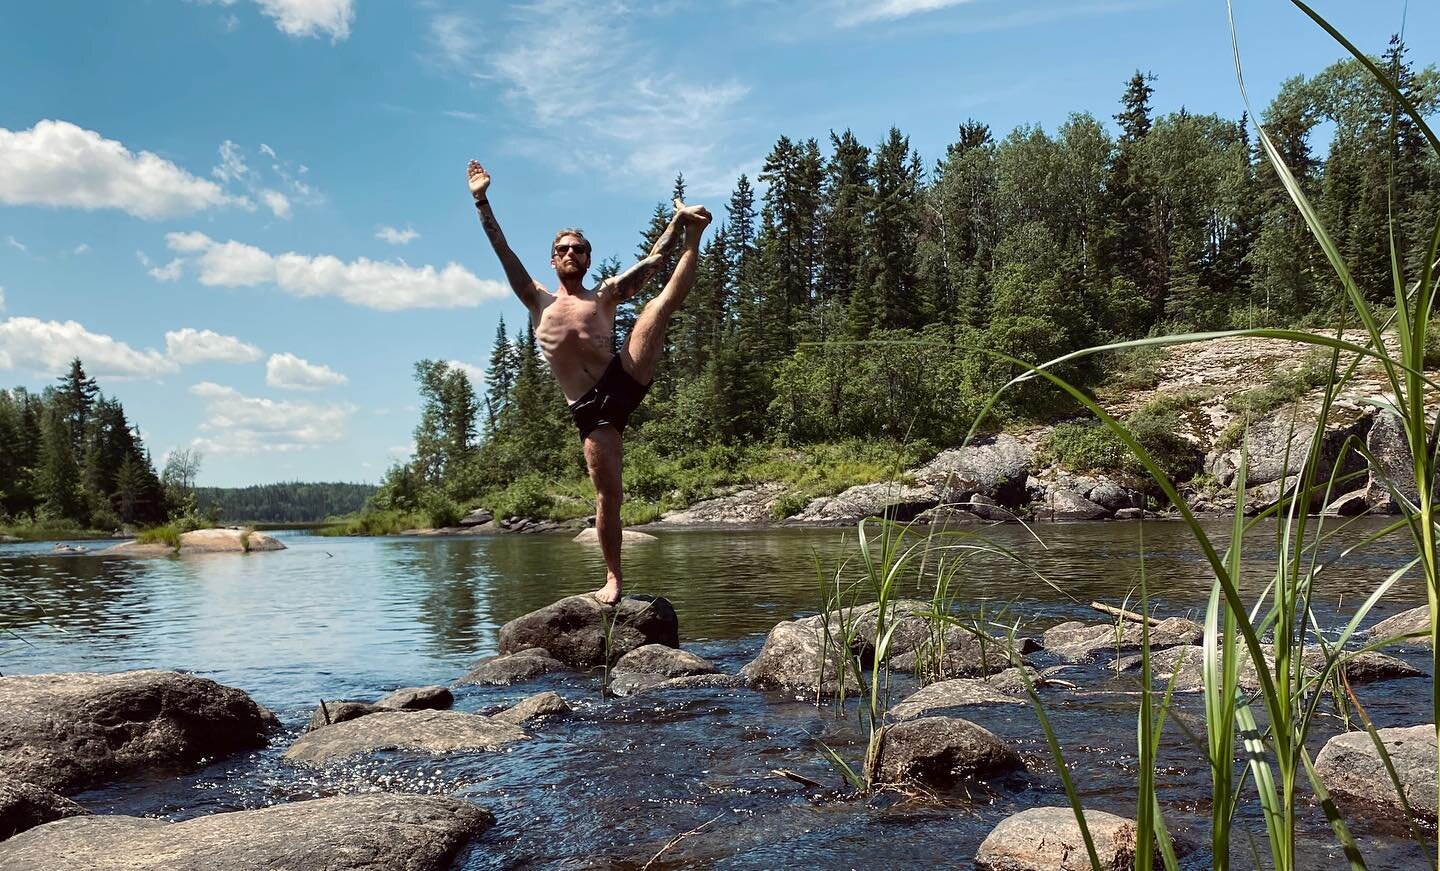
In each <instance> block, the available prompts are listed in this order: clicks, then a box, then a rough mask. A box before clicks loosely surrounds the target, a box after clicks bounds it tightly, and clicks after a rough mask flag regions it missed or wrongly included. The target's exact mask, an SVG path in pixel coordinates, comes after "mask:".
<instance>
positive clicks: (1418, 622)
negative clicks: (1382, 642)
mask: <svg viewBox="0 0 1440 871" xmlns="http://www.w3.org/2000/svg"><path fill="white" fill-rule="evenodd" d="M1412 632H1424V633H1427V634H1425V635H1422V636H1420V637H1418V638H1405V639H1402V640H1400V641H1396V642H1394V643H1395V644H1413V645H1416V646H1423V647H1429V646H1430V636H1429V634H1428V633H1429V632H1430V606H1429V605H1421V606H1420V607H1418V608H1411V609H1410V610H1409V611H1402V612H1400V613H1399V614H1396V615H1395V616H1394V617H1389V618H1387V619H1385V620H1381V621H1380V622H1379V623H1376V624H1375V625H1374V626H1371V627H1370V629H1369V631H1368V632H1367V633H1366V637H1367V638H1376V639H1378V638H1394V637H1395V636H1397V635H1408V634H1410V633H1412Z"/></svg>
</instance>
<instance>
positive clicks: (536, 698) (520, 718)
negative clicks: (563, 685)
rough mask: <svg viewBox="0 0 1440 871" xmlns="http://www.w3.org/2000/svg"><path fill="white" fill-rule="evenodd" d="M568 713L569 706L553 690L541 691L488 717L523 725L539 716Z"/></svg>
mask: <svg viewBox="0 0 1440 871" xmlns="http://www.w3.org/2000/svg"><path fill="white" fill-rule="evenodd" d="M568 713H570V706H569V705H568V704H566V703H565V700H564V699H562V698H560V696H559V695H557V694H555V693H553V692H543V693H536V694H535V695H533V696H531V697H530V698H528V699H524V700H522V701H520V702H517V703H516V704H514V705H511V706H510V707H508V708H506V709H505V710H503V711H501V712H500V713H498V714H494V715H492V716H491V718H490V719H492V720H499V721H501V722H502V723H510V724H512V725H515V726H523V725H525V723H526V722H528V721H530V720H536V719H539V718H540V717H554V716H558V715H560V714H568Z"/></svg>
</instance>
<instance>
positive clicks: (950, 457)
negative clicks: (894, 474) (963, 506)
mask: <svg viewBox="0 0 1440 871" xmlns="http://www.w3.org/2000/svg"><path fill="white" fill-rule="evenodd" d="M1034 458H1035V452H1034V451H1033V450H1031V448H1030V446H1029V445H1027V444H1025V443H1024V442H1022V441H1020V440H1019V439H1017V438H1015V437H1014V436H1012V435H1006V434H1005V433H1001V434H999V435H997V436H993V437H989V438H984V439H977V440H976V441H974V442H971V443H970V444H968V445H966V446H964V447H961V448H954V449H952V450H948V451H942V452H941V453H940V454H938V455H937V456H936V457H935V459H933V460H931V461H930V462H928V463H926V464H925V465H924V466H921V467H920V468H919V469H917V470H915V471H914V472H913V473H912V474H913V475H914V477H915V480H917V481H919V482H921V483H924V484H930V485H933V486H935V487H937V488H939V490H940V499H941V501H942V502H945V503H953V502H967V501H971V500H972V499H973V498H974V497H975V496H976V495H980V496H984V497H987V498H989V499H992V500H994V501H995V502H996V503H997V504H999V505H1003V506H1006V507H1007V508H1016V507H1019V506H1020V505H1023V504H1024V503H1025V502H1026V501H1027V495H1026V490H1025V484H1026V479H1027V478H1029V476H1030V466H1031V463H1033V462H1034Z"/></svg>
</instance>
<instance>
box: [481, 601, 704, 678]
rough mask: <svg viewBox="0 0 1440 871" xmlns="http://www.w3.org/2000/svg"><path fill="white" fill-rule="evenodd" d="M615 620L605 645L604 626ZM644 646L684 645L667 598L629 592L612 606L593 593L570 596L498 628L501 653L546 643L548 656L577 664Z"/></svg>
mask: <svg viewBox="0 0 1440 871" xmlns="http://www.w3.org/2000/svg"><path fill="white" fill-rule="evenodd" d="M612 623H613V631H612V632H610V633H609V635H610V640H609V644H608V647H607V644H606V634H607V633H606V627H607V626H608V625H611V624H612ZM646 644H664V645H666V646H668V647H679V646H680V621H679V619H678V618H677V617H676V616H675V609H674V608H673V607H672V606H671V605H670V602H669V600H668V599H664V598H660V597H651V596H626V597H625V598H623V599H621V600H620V603H619V605H616V606H614V607H610V606H606V605H601V604H600V603H599V602H597V601H595V597H594V596H591V595H589V594H586V595H582V596H569V597H566V598H564V599H561V600H560V601H558V602H555V603H554V604H552V605H547V606H545V607H544V608H541V609H539V610H538V611H532V612H530V613H529V614H526V615H524V616H523V617H516V618H515V619H514V620H511V621H510V622H509V623H506V624H505V625H504V626H502V627H500V652H501V653H502V654H503V653H511V652H513V651H517V650H523V649H524V648H527V647H543V648H545V649H546V650H548V651H550V655H551V656H553V657H555V658H556V659H558V660H560V661H561V662H563V663H565V664H566V665H571V666H577V667H582V668H583V667H588V666H592V665H602V664H604V663H605V659H606V655H607V654H608V655H609V658H610V661H611V662H614V661H615V660H616V659H619V658H620V657H622V656H624V655H625V654H627V653H629V652H630V651H632V650H634V649H635V648H637V647H643V646H644V645H646Z"/></svg>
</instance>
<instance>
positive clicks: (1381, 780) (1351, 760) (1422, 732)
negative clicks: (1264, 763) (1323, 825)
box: [1315, 724, 1436, 820]
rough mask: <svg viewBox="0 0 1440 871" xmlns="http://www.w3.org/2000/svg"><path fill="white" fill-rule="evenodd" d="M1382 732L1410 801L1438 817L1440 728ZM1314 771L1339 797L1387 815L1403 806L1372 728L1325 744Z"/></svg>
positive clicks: (1425, 815) (1429, 817)
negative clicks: (1439, 741) (1438, 733)
mask: <svg viewBox="0 0 1440 871" xmlns="http://www.w3.org/2000/svg"><path fill="white" fill-rule="evenodd" d="M1377 734H1378V735H1379V736H1380V740H1381V742H1382V743H1384V745H1385V752H1386V753H1387V754H1388V755H1389V757H1390V762H1391V764H1393V765H1394V766H1395V773H1396V774H1397V775H1398V776H1399V780H1400V786H1401V788H1402V789H1403V790H1404V794H1405V800H1406V801H1407V802H1409V803H1410V809H1411V810H1412V811H1414V812H1415V814H1416V815H1417V816H1420V817H1423V818H1424V819H1427V820H1434V819H1435V776H1436V770H1435V726H1434V725H1433V724H1428V725H1424V726H1409V727H1406V728H1396V729H1379V730H1377ZM1315 771H1316V773H1317V774H1319V775H1320V779H1321V781H1322V782H1324V784H1325V788H1326V789H1328V790H1330V792H1332V793H1334V794H1335V795H1337V796H1340V797H1342V798H1346V799H1350V800H1352V801H1354V802H1356V803H1357V804H1361V805H1364V806H1366V807H1370V808H1373V809H1377V810H1379V811H1380V812H1383V813H1398V812H1400V810H1401V805H1400V796H1399V795H1397V794H1396V792H1395V785H1394V784H1393V783H1391V782H1390V775H1389V774H1388V773H1387V772H1386V770H1385V763H1384V762H1383V761H1381V759H1380V754H1379V753H1377V752H1376V751H1375V745H1374V744H1373V743H1372V742H1371V740H1370V734H1369V733H1368V732H1346V733H1345V734H1343V735H1336V736H1335V737H1334V738H1331V739H1330V740H1329V741H1327V742H1326V743H1325V747H1324V748H1323V749H1321V751H1320V755H1319V756H1317V757H1316V758H1315Z"/></svg>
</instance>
